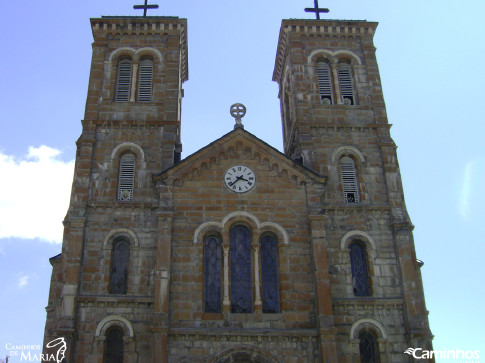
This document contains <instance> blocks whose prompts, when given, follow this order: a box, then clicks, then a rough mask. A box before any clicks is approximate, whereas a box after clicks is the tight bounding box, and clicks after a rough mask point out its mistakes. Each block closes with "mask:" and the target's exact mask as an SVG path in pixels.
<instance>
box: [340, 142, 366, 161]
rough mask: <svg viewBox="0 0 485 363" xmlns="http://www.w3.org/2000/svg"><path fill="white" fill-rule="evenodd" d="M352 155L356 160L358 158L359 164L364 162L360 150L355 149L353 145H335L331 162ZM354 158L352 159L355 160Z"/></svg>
mask: <svg viewBox="0 0 485 363" xmlns="http://www.w3.org/2000/svg"><path fill="white" fill-rule="evenodd" d="M348 155H350V156H354V158H355V159H356V160H359V161H360V163H361V164H364V163H365V157H364V154H362V152H361V151H360V150H359V149H357V148H356V147H355V146H351V145H343V146H339V147H337V148H336V149H335V150H334V151H333V152H332V164H336V163H337V160H340V159H341V158H342V157H344V156H348ZM355 159H354V160H355Z"/></svg>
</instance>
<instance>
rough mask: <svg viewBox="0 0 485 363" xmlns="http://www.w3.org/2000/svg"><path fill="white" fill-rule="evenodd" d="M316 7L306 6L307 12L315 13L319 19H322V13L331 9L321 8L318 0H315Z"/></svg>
mask: <svg viewBox="0 0 485 363" xmlns="http://www.w3.org/2000/svg"><path fill="white" fill-rule="evenodd" d="M313 2H314V4H315V7H314V8H305V11H306V12H307V13H315V15H316V16H317V19H318V20H320V13H328V12H329V11H330V10H328V9H325V8H319V7H318V0H313Z"/></svg>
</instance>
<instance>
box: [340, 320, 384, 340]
mask: <svg viewBox="0 0 485 363" xmlns="http://www.w3.org/2000/svg"><path fill="white" fill-rule="evenodd" d="M369 325H371V326H372V327H373V328H374V330H375V331H376V333H378V334H379V338H382V339H387V333H386V330H385V329H384V326H383V325H382V324H381V323H379V322H378V321H377V320H374V319H359V320H357V321H356V322H354V323H353V324H352V327H351V328H350V334H349V339H358V338H359V331H360V330H361V329H363V328H366V326H367V327H368V326H369Z"/></svg>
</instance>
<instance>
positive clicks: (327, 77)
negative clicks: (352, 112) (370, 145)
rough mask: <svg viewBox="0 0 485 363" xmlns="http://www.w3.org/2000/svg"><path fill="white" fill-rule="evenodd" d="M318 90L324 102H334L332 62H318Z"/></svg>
mask: <svg viewBox="0 0 485 363" xmlns="http://www.w3.org/2000/svg"><path fill="white" fill-rule="evenodd" d="M317 75H318V91H319V94H320V99H321V100H322V102H323V104H325V105H331V104H333V87H332V76H331V71H330V64H328V62H326V61H325V60H323V59H322V60H319V61H318V62H317Z"/></svg>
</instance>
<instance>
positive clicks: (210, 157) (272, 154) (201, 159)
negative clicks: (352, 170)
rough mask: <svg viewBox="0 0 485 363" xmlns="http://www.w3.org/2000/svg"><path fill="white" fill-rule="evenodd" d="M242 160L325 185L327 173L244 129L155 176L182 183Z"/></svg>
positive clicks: (292, 178)
mask: <svg viewBox="0 0 485 363" xmlns="http://www.w3.org/2000/svg"><path fill="white" fill-rule="evenodd" d="M241 163H249V164H251V165H253V167H256V166H258V167H257V168H258V169H259V170H266V171H271V172H272V175H273V176H277V177H278V178H282V179H281V180H283V179H284V180H287V181H291V182H292V183H293V184H295V186H299V185H300V184H302V183H309V182H310V183H312V184H314V183H316V184H320V185H322V187H323V185H324V184H325V181H326V177H323V176H321V175H319V174H317V173H316V172H314V171H313V170H311V169H309V168H307V167H305V166H303V165H301V164H299V163H297V162H295V161H293V160H291V159H290V158H288V157H287V156H286V155H284V154H283V153H281V152H280V151H278V150H277V149H275V148H274V147H272V146H270V145H269V144H267V143H265V142H264V141H262V140H261V139H259V138H257V137H256V136H254V135H253V134H251V133H249V132H248V131H245V130H244V129H236V130H234V131H231V132H229V133H228V134H226V135H224V136H222V137H221V138H219V139H217V140H215V141H213V142H212V143H210V144H209V145H207V146H206V147H204V148H202V149H200V150H199V151H197V152H195V153H194V154H192V155H190V156H188V157H187V158H185V159H183V160H182V161H181V162H180V163H179V164H177V165H174V166H172V167H170V168H168V169H166V170H164V171H162V172H161V173H160V174H157V175H154V180H155V181H161V182H162V183H163V184H165V185H167V186H183V185H184V184H185V182H186V181H187V180H189V181H190V180H192V179H193V178H194V177H195V178H197V176H199V175H201V174H204V173H207V172H206V171H208V170H214V169H216V170H218V171H220V170H221V167H226V168H229V166H230V165H229V164H231V165H239V164H241ZM224 171H226V170H224ZM209 173H210V172H209Z"/></svg>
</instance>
